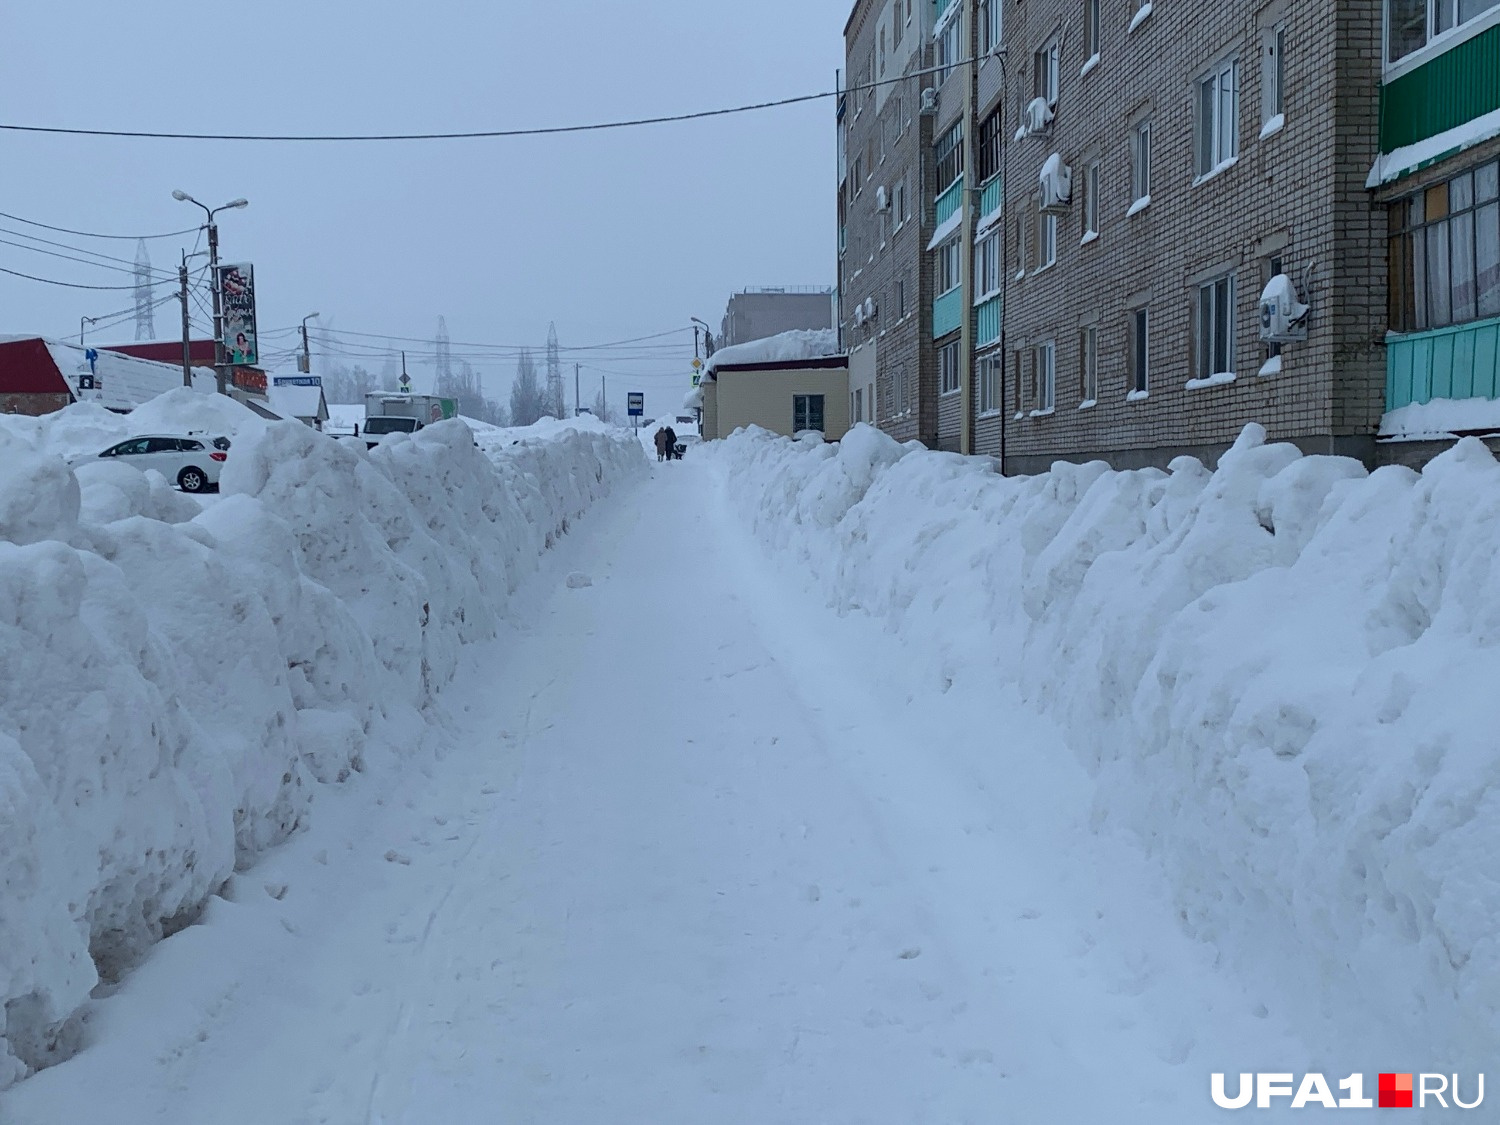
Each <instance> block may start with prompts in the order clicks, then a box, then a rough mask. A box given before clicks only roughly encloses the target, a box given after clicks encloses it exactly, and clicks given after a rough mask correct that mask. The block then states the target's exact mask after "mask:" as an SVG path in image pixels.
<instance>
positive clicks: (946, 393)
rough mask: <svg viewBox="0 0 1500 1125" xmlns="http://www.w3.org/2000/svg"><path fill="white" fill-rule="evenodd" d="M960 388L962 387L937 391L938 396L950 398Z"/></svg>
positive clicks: (960, 389)
mask: <svg viewBox="0 0 1500 1125" xmlns="http://www.w3.org/2000/svg"><path fill="white" fill-rule="evenodd" d="M962 390H963V388H962V387H954V388H953V389H952V390H951V391H939V392H938V398H952V397H953V396H954V395H956V394H958V393H959V392H960V391H962Z"/></svg>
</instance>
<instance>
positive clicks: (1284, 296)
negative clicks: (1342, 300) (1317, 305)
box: [1260, 273, 1312, 344]
mask: <svg viewBox="0 0 1500 1125" xmlns="http://www.w3.org/2000/svg"><path fill="white" fill-rule="evenodd" d="M1311 311H1312V310H1311V308H1309V307H1308V306H1307V305H1304V304H1303V303H1302V302H1301V301H1299V300H1298V299H1297V286H1296V285H1294V284H1293V283H1292V279H1291V278H1289V277H1287V275H1286V274H1284V273H1278V274H1277V275H1276V276H1275V277H1273V278H1272V279H1271V280H1270V282H1269V283H1268V284H1267V285H1266V288H1265V290H1264V291H1263V292H1262V293H1261V295H1260V338H1261V339H1262V340H1264V341H1265V342H1266V343H1268V344H1292V343H1297V342H1299V341H1301V340H1306V339H1307V314H1308V313H1309V312H1311Z"/></svg>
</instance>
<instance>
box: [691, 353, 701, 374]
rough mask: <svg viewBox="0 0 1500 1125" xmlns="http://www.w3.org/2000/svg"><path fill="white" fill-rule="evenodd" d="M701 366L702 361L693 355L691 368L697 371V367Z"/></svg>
mask: <svg viewBox="0 0 1500 1125" xmlns="http://www.w3.org/2000/svg"><path fill="white" fill-rule="evenodd" d="M702 366H703V361H702V360H701V359H699V358H698V357H697V356H694V357H693V370H694V371H697V370H698V368H700V367H702Z"/></svg>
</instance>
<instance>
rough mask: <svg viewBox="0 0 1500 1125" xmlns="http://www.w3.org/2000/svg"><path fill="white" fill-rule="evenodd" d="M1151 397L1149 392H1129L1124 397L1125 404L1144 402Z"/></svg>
mask: <svg viewBox="0 0 1500 1125" xmlns="http://www.w3.org/2000/svg"><path fill="white" fill-rule="evenodd" d="M1150 397H1151V392H1150V391H1131V392H1130V393H1129V394H1128V395H1126V396H1125V401H1126V402H1145V401H1146V400H1147V399H1148V398H1150Z"/></svg>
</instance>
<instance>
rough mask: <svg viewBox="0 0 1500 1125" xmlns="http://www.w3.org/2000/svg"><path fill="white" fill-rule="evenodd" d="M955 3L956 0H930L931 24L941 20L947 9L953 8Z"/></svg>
mask: <svg viewBox="0 0 1500 1125" xmlns="http://www.w3.org/2000/svg"><path fill="white" fill-rule="evenodd" d="M956 2H957V0H932V18H933V22H936V21H938V20H940V19H942V18H943V13H944V12H946V11H947V10H948V9H949V8H951V7H953V5H954V4H955V3H956Z"/></svg>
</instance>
